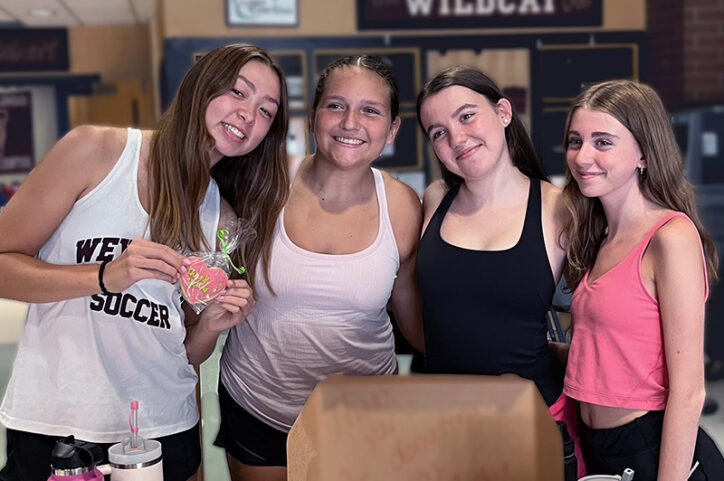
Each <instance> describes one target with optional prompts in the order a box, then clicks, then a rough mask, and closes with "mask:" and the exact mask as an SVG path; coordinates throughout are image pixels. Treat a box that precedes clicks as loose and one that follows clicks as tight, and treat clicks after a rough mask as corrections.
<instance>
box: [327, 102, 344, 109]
mask: <svg viewBox="0 0 724 481" xmlns="http://www.w3.org/2000/svg"><path fill="white" fill-rule="evenodd" d="M327 108H328V109H329V110H341V109H342V105H341V104H338V103H337V102H331V103H329V104H327Z"/></svg>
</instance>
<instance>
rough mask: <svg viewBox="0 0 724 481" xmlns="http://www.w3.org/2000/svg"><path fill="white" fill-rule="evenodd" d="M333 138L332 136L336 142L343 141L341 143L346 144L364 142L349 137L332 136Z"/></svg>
mask: <svg viewBox="0 0 724 481" xmlns="http://www.w3.org/2000/svg"><path fill="white" fill-rule="evenodd" d="M333 138H334V140H336V141H337V142H340V143H343V144H347V145H362V144H364V140H360V139H349V138H347V137H333Z"/></svg>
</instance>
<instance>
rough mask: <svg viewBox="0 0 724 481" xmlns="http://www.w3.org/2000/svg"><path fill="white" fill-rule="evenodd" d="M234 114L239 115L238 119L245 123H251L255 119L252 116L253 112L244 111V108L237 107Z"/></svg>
mask: <svg viewBox="0 0 724 481" xmlns="http://www.w3.org/2000/svg"><path fill="white" fill-rule="evenodd" d="M236 116H237V117H239V119H240V120H241V121H242V122H244V123H247V124H249V125H251V124H253V123H254V120H255V118H254V117H255V116H254V113H253V112H246V111H245V110H242V109H239V110H237V111H236Z"/></svg>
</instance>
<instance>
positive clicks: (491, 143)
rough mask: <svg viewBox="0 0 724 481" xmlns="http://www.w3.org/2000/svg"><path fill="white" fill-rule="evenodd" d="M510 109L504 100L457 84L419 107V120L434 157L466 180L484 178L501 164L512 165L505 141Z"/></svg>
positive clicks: (438, 93) (443, 90)
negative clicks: (489, 98) (492, 100)
mask: <svg viewBox="0 0 724 481" xmlns="http://www.w3.org/2000/svg"><path fill="white" fill-rule="evenodd" d="M511 116H512V109H511V105H510V102H508V101H507V100H506V99H500V101H499V102H498V103H497V104H495V105H493V104H491V103H490V101H489V100H488V98H487V97H485V96H484V95H481V94H479V93H477V92H476V91H474V90H471V89H469V88H467V87H463V86H460V85H453V86H450V87H446V88H444V89H442V90H440V91H439V92H437V93H435V94H433V95H431V96H430V97H428V98H427V99H426V100H425V101H424V102H423V104H422V106H421V107H420V120H421V121H422V125H423V127H424V129H425V133H426V134H427V137H428V139H430V143H432V148H433V149H434V150H435V155H437V157H438V159H440V161H441V162H442V163H443V165H445V167H446V168H447V169H448V170H449V171H450V172H452V173H453V174H456V175H459V176H460V177H462V178H463V179H465V180H474V179H479V178H484V177H486V176H487V175H488V174H490V173H491V172H492V171H494V170H495V168H496V167H497V166H499V165H500V164H501V162H512V161H511V159H510V153H509V152H508V145H507V143H506V140H505V128H506V127H507V126H508V124H509V123H510V119H511Z"/></svg>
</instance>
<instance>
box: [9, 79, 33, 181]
mask: <svg viewBox="0 0 724 481" xmlns="http://www.w3.org/2000/svg"><path fill="white" fill-rule="evenodd" d="M32 120H33V119H32V113H31V95H30V92H0V174H10V173H23V172H30V170H32V168H33V166H34V165H35V161H34V158H33V121H32Z"/></svg>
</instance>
